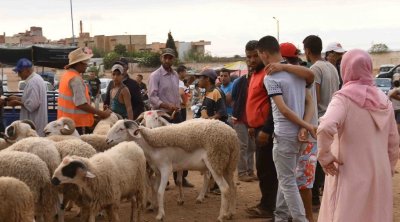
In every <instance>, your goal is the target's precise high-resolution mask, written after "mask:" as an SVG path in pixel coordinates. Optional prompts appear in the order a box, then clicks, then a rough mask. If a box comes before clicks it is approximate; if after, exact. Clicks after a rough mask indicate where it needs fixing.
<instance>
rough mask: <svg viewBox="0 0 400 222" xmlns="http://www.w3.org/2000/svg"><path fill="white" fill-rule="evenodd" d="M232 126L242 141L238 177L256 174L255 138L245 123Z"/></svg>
mask: <svg viewBox="0 0 400 222" xmlns="http://www.w3.org/2000/svg"><path fill="white" fill-rule="evenodd" d="M232 125H233V129H235V131H236V133H237V135H238V138H239V141H240V153H239V162H238V175H239V176H243V175H246V174H249V173H254V158H255V156H254V155H255V152H256V144H255V141H254V138H251V137H250V136H249V133H248V130H247V126H246V125H245V124H244V123H242V122H238V123H236V124H232Z"/></svg>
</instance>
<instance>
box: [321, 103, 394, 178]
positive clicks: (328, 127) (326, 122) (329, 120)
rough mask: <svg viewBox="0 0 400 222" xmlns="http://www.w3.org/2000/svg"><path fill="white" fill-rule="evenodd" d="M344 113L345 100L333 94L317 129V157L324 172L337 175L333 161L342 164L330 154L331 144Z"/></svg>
mask: <svg viewBox="0 0 400 222" xmlns="http://www.w3.org/2000/svg"><path fill="white" fill-rule="evenodd" d="M346 114H347V106H346V104H345V102H344V101H343V99H342V98H340V97H339V96H334V97H333V98H332V100H331V102H330V103H329V106H328V109H327V110H326V113H325V115H324V116H323V117H321V118H320V125H319V127H318V130H317V143H318V156H317V157H318V161H319V162H320V164H321V166H322V167H323V170H324V172H325V173H326V174H330V175H337V173H338V168H337V167H336V166H335V164H334V163H339V164H342V162H341V161H339V159H338V157H335V156H334V155H333V154H332V152H331V145H332V143H333V140H334V136H335V135H337V133H338V128H340V127H341V126H342V125H343V123H344V121H345V119H346ZM397 148H398V147H397Z"/></svg>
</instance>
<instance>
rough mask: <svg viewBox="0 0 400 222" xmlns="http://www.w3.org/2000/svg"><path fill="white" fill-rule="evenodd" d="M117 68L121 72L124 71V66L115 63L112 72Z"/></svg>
mask: <svg viewBox="0 0 400 222" xmlns="http://www.w3.org/2000/svg"><path fill="white" fill-rule="evenodd" d="M115 70H118V71H119V72H120V73H121V74H122V73H124V67H123V66H122V65H120V64H115V65H113V66H112V67H111V71H112V72H114V71H115Z"/></svg>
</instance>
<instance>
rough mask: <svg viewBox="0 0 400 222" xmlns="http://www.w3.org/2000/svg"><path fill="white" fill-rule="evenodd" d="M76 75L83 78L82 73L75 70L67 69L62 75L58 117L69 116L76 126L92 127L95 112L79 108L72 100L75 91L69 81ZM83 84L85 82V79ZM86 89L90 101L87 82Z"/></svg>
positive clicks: (87, 98) (86, 95)
mask: <svg viewBox="0 0 400 222" xmlns="http://www.w3.org/2000/svg"><path fill="white" fill-rule="evenodd" d="M75 77H79V78H80V79H82V77H81V76H80V74H79V73H78V72H76V71H73V70H68V71H66V72H65V73H64V74H63V75H62V77H61V80H60V86H59V89H58V90H59V92H58V110H57V119H59V118H61V117H69V118H71V119H73V120H74V122H75V126H76V127H83V126H85V127H90V126H92V125H93V123H94V116H93V114H92V113H88V112H85V111H83V110H81V109H79V108H78V107H77V106H76V105H75V104H74V101H73V100H72V98H73V97H72V96H73V93H72V89H71V88H70V87H69V81H71V79H73V78H75ZM82 84H84V83H83V79H82ZM85 89H86V90H85V97H86V100H87V101H90V97H89V89H88V87H87V86H86V84H85Z"/></svg>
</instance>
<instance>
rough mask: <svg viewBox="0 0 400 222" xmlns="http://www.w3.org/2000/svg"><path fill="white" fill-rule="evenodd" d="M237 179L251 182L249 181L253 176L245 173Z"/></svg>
mask: <svg viewBox="0 0 400 222" xmlns="http://www.w3.org/2000/svg"><path fill="white" fill-rule="evenodd" d="M239 180H240V181H242V182H251V181H253V178H252V177H250V176H248V175H246V174H245V175H242V176H239Z"/></svg>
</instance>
